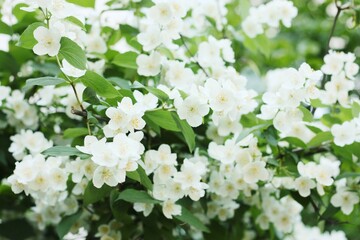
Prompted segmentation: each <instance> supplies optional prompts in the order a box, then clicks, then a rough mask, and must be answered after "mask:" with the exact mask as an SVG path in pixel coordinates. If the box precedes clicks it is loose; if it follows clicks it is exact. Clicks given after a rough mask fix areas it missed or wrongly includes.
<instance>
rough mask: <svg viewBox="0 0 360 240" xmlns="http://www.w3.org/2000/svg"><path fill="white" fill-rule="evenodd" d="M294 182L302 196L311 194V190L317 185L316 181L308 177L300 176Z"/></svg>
mask: <svg viewBox="0 0 360 240" xmlns="http://www.w3.org/2000/svg"><path fill="white" fill-rule="evenodd" d="M294 184H295V189H296V190H297V191H298V192H299V194H300V196H302V197H307V196H310V190H311V189H312V188H314V187H316V184H315V182H314V181H313V180H311V179H310V178H308V177H298V178H297V179H295V183H294Z"/></svg>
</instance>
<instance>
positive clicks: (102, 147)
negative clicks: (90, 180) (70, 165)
mask: <svg viewBox="0 0 360 240" xmlns="http://www.w3.org/2000/svg"><path fill="white" fill-rule="evenodd" d="M91 147H92V150H91V154H92V155H93V156H92V157H91V160H92V161H93V162H94V163H96V164H98V165H100V166H104V167H114V166H115V165H116V164H117V163H118V158H117V157H116V156H115V154H114V152H113V151H114V150H113V149H112V148H111V146H110V144H109V143H106V142H104V141H98V142H95V143H93V144H92V145H91Z"/></svg>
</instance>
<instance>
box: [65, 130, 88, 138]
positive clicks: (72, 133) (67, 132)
mask: <svg viewBox="0 0 360 240" xmlns="http://www.w3.org/2000/svg"><path fill="white" fill-rule="evenodd" d="M88 134H89V131H88V129H87V128H68V129H66V130H65V131H64V138H76V137H81V136H85V135H88Z"/></svg>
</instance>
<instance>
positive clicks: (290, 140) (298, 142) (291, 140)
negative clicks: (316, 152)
mask: <svg viewBox="0 0 360 240" xmlns="http://www.w3.org/2000/svg"><path fill="white" fill-rule="evenodd" d="M281 140H282V141H287V142H288V143H290V144H291V145H293V146H296V147H301V148H305V149H306V143H304V142H303V141H302V140H301V139H299V138H296V137H286V138H283V139H281Z"/></svg>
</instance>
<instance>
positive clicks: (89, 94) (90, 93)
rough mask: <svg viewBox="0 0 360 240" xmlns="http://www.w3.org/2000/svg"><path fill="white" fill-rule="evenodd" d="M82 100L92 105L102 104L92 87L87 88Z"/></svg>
mask: <svg viewBox="0 0 360 240" xmlns="http://www.w3.org/2000/svg"><path fill="white" fill-rule="evenodd" d="M82 100H83V101H84V102H88V103H90V104H92V105H97V104H100V100H99V99H98V97H97V96H96V92H95V90H94V89H92V88H91V87H87V88H85V90H84V92H83V95H82Z"/></svg>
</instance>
